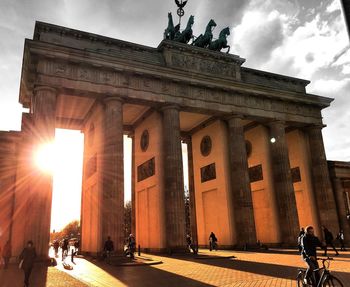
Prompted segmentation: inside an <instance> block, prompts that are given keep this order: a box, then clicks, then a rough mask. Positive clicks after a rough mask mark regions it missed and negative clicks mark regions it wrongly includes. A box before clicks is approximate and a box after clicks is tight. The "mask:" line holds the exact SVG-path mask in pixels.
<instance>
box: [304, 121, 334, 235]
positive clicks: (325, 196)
mask: <svg viewBox="0 0 350 287" xmlns="http://www.w3.org/2000/svg"><path fill="white" fill-rule="evenodd" d="M306 133H307V134H308V137H309V146H310V159H311V171H312V183H313V189H314V194H315V198H316V203H317V207H318V213H319V217H320V223H321V225H324V226H326V227H327V228H328V229H330V230H332V231H333V232H337V231H338V230H339V225H338V216H337V211H336V205H335V200H334V196H333V192H332V186H331V182H330V178H329V172H328V166H327V159H326V154H325V150H324V145H323V138H322V127H321V126H313V127H309V128H307V129H306Z"/></svg>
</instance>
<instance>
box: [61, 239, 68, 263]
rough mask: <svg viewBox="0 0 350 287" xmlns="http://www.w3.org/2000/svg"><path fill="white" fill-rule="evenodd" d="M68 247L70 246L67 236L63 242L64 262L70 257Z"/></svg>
mask: <svg viewBox="0 0 350 287" xmlns="http://www.w3.org/2000/svg"><path fill="white" fill-rule="evenodd" d="M68 245H69V241H68V236H66V237H65V238H64V239H63V242H62V261H63V260H64V258H65V257H66V256H68Z"/></svg>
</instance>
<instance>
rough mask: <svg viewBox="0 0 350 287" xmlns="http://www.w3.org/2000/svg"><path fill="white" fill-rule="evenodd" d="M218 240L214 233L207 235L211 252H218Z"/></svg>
mask: <svg viewBox="0 0 350 287" xmlns="http://www.w3.org/2000/svg"><path fill="white" fill-rule="evenodd" d="M217 241H218V239H217V238H216V236H215V234H214V232H213V231H212V232H211V233H210V235H209V250H210V251H212V250H213V249H214V250H215V251H217V250H218V244H217Z"/></svg>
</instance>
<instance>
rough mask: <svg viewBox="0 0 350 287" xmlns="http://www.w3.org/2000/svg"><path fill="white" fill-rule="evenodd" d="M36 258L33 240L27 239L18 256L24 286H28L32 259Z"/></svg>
mask: <svg viewBox="0 0 350 287" xmlns="http://www.w3.org/2000/svg"><path fill="white" fill-rule="evenodd" d="M35 258H36V251H35V247H34V244H33V241H31V240H29V241H28V242H27V246H26V247H25V248H24V249H23V251H22V252H21V255H20V256H19V260H20V263H19V268H20V269H23V271H24V287H28V286H29V277H30V274H31V273H32V269H33V265H34V260H35Z"/></svg>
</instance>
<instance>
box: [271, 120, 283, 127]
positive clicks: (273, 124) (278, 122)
mask: <svg viewBox="0 0 350 287" xmlns="http://www.w3.org/2000/svg"><path fill="white" fill-rule="evenodd" d="M266 124H267V126H268V127H270V128H274V127H278V126H280V127H281V126H283V127H286V122H285V121H281V120H272V121H269V122H267V123H266Z"/></svg>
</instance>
